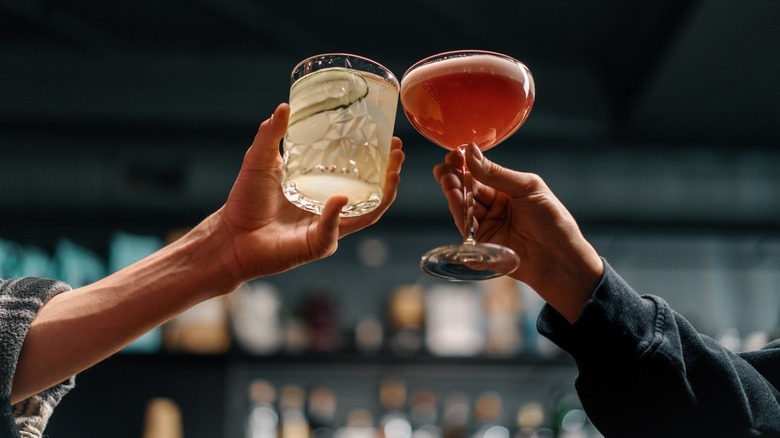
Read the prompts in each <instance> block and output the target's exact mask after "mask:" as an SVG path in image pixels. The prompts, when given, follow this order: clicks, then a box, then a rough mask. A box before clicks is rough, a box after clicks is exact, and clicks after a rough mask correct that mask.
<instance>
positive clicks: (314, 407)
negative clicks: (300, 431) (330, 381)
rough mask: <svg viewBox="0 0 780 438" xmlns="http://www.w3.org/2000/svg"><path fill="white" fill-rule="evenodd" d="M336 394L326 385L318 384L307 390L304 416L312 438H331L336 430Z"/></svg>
mask: <svg viewBox="0 0 780 438" xmlns="http://www.w3.org/2000/svg"><path fill="white" fill-rule="evenodd" d="M336 403H337V400H336V393H335V392H334V391H333V389H332V388H331V387H329V386H327V385H324V384H319V385H315V386H313V387H312V388H310V389H309V397H308V399H307V402H306V416H307V418H308V420H309V427H310V428H311V437H312V438H333V436H334V435H335V433H336V432H335V430H336V426H337V425H336Z"/></svg>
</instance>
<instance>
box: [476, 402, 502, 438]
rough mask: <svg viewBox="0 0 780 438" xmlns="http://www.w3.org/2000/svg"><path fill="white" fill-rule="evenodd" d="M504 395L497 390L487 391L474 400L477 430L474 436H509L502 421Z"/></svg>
mask: <svg viewBox="0 0 780 438" xmlns="http://www.w3.org/2000/svg"><path fill="white" fill-rule="evenodd" d="M503 405H504V402H503V397H501V394H499V393H498V392H496V391H485V392H483V393H481V394H480V395H479V396H478V397H477V399H476V400H475V401H474V421H475V427H474V429H475V432H474V433H473V434H472V438H509V429H507V428H506V426H504V425H503V424H501V423H502V416H503V410H504V407H503Z"/></svg>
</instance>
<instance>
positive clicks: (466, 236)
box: [458, 146, 477, 245]
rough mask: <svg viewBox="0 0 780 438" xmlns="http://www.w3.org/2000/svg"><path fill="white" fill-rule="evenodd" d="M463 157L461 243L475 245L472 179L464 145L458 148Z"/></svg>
mask: <svg viewBox="0 0 780 438" xmlns="http://www.w3.org/2000/svg"><path fill="white" fill-rule="evenodd" d="M458 152H460V154H461V156H462V157H463V166H462V167H461V175H462V177H461V178H462V183H463V209H464V211H463V214H464V217H463V243H464V244H466V245H475V244H476V243H477V239H476V238H475V235H476V232H477V231H476V225H475V223H474V180H473V178H472V176H471V173H470V172H468V167H467V166H466V146H461V147H459V148H458Z"/></svg>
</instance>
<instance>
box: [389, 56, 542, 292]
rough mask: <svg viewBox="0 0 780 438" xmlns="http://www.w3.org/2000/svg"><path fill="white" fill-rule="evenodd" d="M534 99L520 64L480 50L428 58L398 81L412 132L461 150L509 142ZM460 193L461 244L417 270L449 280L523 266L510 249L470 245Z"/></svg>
mask: <svg viewBox="0 0 780 438" xmlns="http://www.w3.org/2000/svg"><path fill="white" fill-rule="evenodd" d="M534 96H535V91H534V81H533V78H532V76H531V72H530V71H529V70H528V68H527V67H526V66H525V65H524V64H523V63H521V62H520V61H518V60H516V59H514V58H511V57H509V56H506V55H502V54H500V53H494V52H487V51H479V50H468V51H455V52H447V53H442V54H439V55H434V56H431V57H428V58H426V59H423V60H422V61H419V62H417V63H416V64H414V65H413V66H412V67H410V68H409V70H407V71H406V73H405V74H404V76H403V79H402V80H401V103H402V105H403V108H404V112H405V113H406V116H407V118H408V119H409V121H410V122H411V123H412V125H413V126H414V128H415V129H416V130H417V131H419V132H420V133H421V134H422V135H423V136H425V137H426V138H427V139H429V140H430V141H432V142H434V143H436V144H437V145H439V146H441V147H443V148H445V149H450V150H455V149H458V150H460V151H461V152H463V151H464V148H465V146H467V145H469V144H472V143H474V144H476V145H477V146H479V148H480V149H481V150H483V151H484V150H487V149H490V148H492V147H494V146H496V145H497V144H499V143H501V142H502V141H504V140H505V139H507V138H508V137H509V136H510V135H512V134H513V133H514V132H515V131H517V129H518V128H519V127H520V125H522V124H523V122H524V121H525V120H526V118H527V117H528V113H529V112H530V111H531V107H532V106H533V102H534ZM463 174H464V175H465V174H466V169H465V168H464V169H463ZM463 188H464V197H465V199H466V208H465V211H464V215H465V224H469V225H470V226H466V227H465V228H466V229H467V230H468V232H467V235H465V236H464V242H463V243H462V244H456V245H448V246H444V247H440V248H436V249H434V250H431V251H429V252H428V253H427V254H425V256H423V258H422V261H421V267H422V268H423V270H425V271H426V272H428V273H430V274H432V275H435V276H438V277H442V278H446V279H449V280H484V279H488V278H493V277H496V276H500V275H506V274H509V273H511V272H512V271H514V270H515V269H516V268H517V266H518V265H519V263H520V260H519V258H518V257H517V255H516V254H515V253H514V251H512V250H511V249H509V248H504V247H502V246H499V245H494V244H487V243H478V242H477V241H476V240H475V237H474V234H475V233H474V223H473V218H472V216H471V212H472V208H471V206H470V205H469V202H471V196H470V190H471V185H470V184H464V185H463Z"/></svg>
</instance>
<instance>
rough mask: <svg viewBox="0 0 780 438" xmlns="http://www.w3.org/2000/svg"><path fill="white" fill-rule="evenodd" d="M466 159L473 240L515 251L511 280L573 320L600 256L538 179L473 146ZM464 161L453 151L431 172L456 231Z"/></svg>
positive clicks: (597, 275)
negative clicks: (471, 196)
mask: <svg viewBox="0 0 780 438" xmlns="http://www.w3.org/2000/svg"><path fill="white" fill-rule="evenodd" d="M465 155H466V156H465V159H466V164H467V168H468V169H469V172H470V173H471V176H472V177H473V180H474V204H475V205H474V220H475V222H476V227H477V228H476V239H477V240H478V241H480V242H489V243H495V244H499V245H503V246H507V247H509V248H512V249H513V250H515V252H517V254H518V255H519V256H520V267H519V268H518V269H517V271H515V272H514V273H513V274H512V277H514V278H516V279H518V280H521V281H523V282H525V283H526V284H528V285H529V286H530V287H531V288H533V289H534V290H535V291H536V292H537V293H538V294H539V295H541V296H542V298H544V299H545V300H546V301H547V302H548V303H549V304H550V305H552V306H553V307H554V308H555V309H556V310H558V311H559V312H560V313H561V314H562V315H563V316H564V317H566V318H567V319H568V320H569V321H570V322H573V321H575V320H576V319H577V318H578V317H579V315H580V313H581V312H582V307H583V306H584V305H585V302H586V301H587V300H588V299H589V297H590V295H591V294H592V293H593V290H594V288H595V287H596V285H597V284H598V282H599V281H600V279H601V276H602V275H603V272H604V265H603V262H602V261H601V258H600V257H599V256H598V254H597V253H596V251H595V250H594V249H593V247H592V246H591V245H590V244H589V243H588V242H587V241H586V240H585V238H584V237H583V236H582V233H581V232H580V229H579V227H578V226H577V223H576V222H575V220H574V218H573V217H572V216H571V214H570V213H569V212H568V210H566V208H565V207H564V206H563V204H562V203H561V202H560V201H559V200H558V198H556V197H555V195H554V194H553V193H552V192H551V191H550V189H549V188H548V187H547V185H546V184H545V183H544V181H543V180H542V179H541V178H540V177H539V176H537V175H534V174H531V173H523V172H516V171H513V170H510V169H506V168H503V167H501V166H500V165H498V164H496V163H493V162H491V161H490V160H488V159H487V158H485V157H484V156H483V155H482V152H481V151H480V150H479V148H477V147H476V146H475V145H471V146H469V147H468V148H466V154H465ZM463 160H464V157H463V155H461V154H460V153H459V152H457V151H453V152H450V153H449V154H447V156H446V158H445V162H444V163H442V164H439V165H437V166H436V167H435V168H434V176H435V177H436V179H437V180H438V181H439V183H440V184H441V186H442V190H443V191H444V194H445V197H446V198H447V202H448V204H449V208H450V212H451V213H452V216H453V218H455V223H456V225H457V226H458V228H459V229H460V230H461V233H463V232H464V231H465V230H464V224H463V209H464V201H463V191H462V180H463V179H462V170H461V169H463V164H464V161H463Z"/></svg>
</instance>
